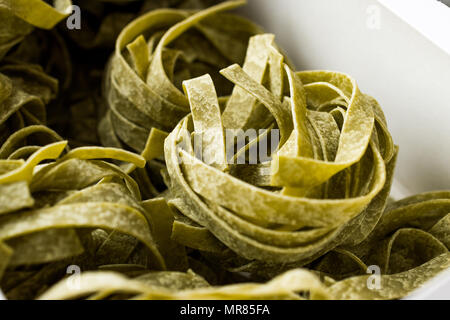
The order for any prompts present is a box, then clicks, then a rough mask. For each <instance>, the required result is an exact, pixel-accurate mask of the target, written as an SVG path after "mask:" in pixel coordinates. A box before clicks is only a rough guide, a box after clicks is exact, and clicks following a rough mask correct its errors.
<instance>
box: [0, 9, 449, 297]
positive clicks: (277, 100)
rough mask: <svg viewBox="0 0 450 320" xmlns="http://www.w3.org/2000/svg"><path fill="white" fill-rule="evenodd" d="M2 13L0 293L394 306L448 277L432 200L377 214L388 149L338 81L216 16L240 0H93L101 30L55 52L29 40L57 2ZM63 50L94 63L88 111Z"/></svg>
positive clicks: (445, 217)
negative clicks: (212, 0) (154, 1)
mask: <svg viewBox="0 0 450 320" xmlns="http://www.w3.org/2000/svg"><path fill="white" fill-rule="evenodd" d="M8 3H9V2H7V5H5V4H4V2H2V1H1V0H0V17H7V19H6V18H5V19H0V25H1V26H2V27H3V28H2V30H4V33H2V34H4V35H5V36H2V37H0V58H1V60H0V288H1V290H2V291H3V292H4V293H5V295H6V297H7V298H9V299H34V298H40V299H78V298H90V299H127V298H134V299H398V298H401V297H403V296H405V295H407V294H409V293H410V292H411V291H413V290H414V289H416V288H418V287H419V286H421V285H422V284H423V283H425V282H426V281H427V280H429V279H430V278H432V277H434V276H435V275H437V274H438V273H439V272H441V271H443V270H445V269H447V268H448V267H450V254H449V251H448V249H449V246H450V241H449V221H450V220H449V216H450V215H449V212H450V191H435V192H429V193H423V194H419V195H416V196H412V197H409V198H405V199H403V200H400V201H396V202H394V201H390V200H389V199H388V197H389V192H390V187H391V184H392V179H393V173H394V168H395V162H396V157H397V153H398V147H397V146H395V144H394V142H393V140H392V137H391V135H390V133H389V131H388V128H387V122H386V119H385V117H384V114H383V111H382V109H381V107H380V106H379V104H378V103H377V101H376V100H375V99H374V98H372V97H370V96H369V95H367V94H364V93H362V92H361V91H360V90H359V88H358V86H357V83H356V81H355V80H354V79H352V78H351V77H350V76H348V75H346V74H344V73H339V72H331V71H294V69H293V67H292V64H291V63H289V62H287V61H286V58H285V56H284V54H282V52H281V51H280V49H279V48H278V46H277V45H276V44H275V36H274V35H272V34H264V33H262V31H261V29H260V28H259V27H257V26H256V25H254V24H253V23H251V22H250V21H248V20H246V19H243V18H240V17H238V16H236V15H232V14H226V13H223V12H222V11H224V10H228V9H233V8H235V7H237V6H239V5H241V4H242V3H243V2H242V1H229V2H225V3H222V4H218V5H216V6H213V7H210V8H207V9H205V10H201V11H199V10H191V9H186V8H183V9H173V8H171V9H159V10H154V11H150V12H148V13H145V12H146V10H149V8H153V7H152V5H151V4H150V2H144V3H143V5H142V7H140V8H139V11H138V12H134V11H133V10H135V7H133V6H130V7H128V6H126V5H123V6H120V8H121V9H123V10H130V11H129V12H128V11H127V14H126V16H123V15H121V17H122V18H121V19H117V20H114V19H111V18H110V17H111V12H113V14H114V8H115V5H116V4H102V6H104V8H105V12H108V15H107V16H105V17H104V20H103V22H102V23H101V24H100V26H101V27H100V30H97V32H91V31H92V30H89V32H87V31H84V33H83V31H80V32H81V33H80V35H78V36H71V37H69V38H70V39H71V40H68V37H67V35H65V36H61V35H60V34H59V32H58V31H55V30H53V32H52V34H48V35H47V34H46V33H45V32H43V31H34V32H32V30H33V27H38V28H47V29H49V28H53V27H54V25H56V24H57V23H58V22H59V21H61V20H62V19H63V18H64V17H66V16H67V14H68V12H67V8H69V6H70V5H71V3H70V1H55V8H58V10H57V9H55V8H53V7H51V6H49V5H48V4H46V3H44V2H43V1H39V0H33V1H28V2H27V3H25V2H23V1H17V2H16V5H15V6H14V7H12V6H10V5H8ZM199 3H203V2H198V3H197V5H198V4H199ZM164 4H166V5H169V4H170V5H171V6H173V7H180V6H187V7H188V8H192V6H191V4H190V1H173V2H170V3H169V2H167V3H166V2H165V1H160V6H163V5H164ZM81 5H86V10H87V11H88V12H91V11H92V13H93V14H94V13H95V14H100V13H99V12H98V10H97V11H96V10H93V8H92V7H90V6H89V4H88V2H86V3H84V2H82V3H81ZM30 6H31V7H32V8H33V10H31V9H30V8H31V7H30ZM82 8H83V7H82ZM141 13H143V15H142V16H140V17H138V18H136V19H135V20H133V21H131V22H130V23H129V24H128V25H127V26H124V25H122V24H123V22H124V21H126V22H129V21H130V19H129V16H130V15H131V16H135V15H137V14H141ZM117 14H118V15H119V14H120V13H119V12H117ZM100 15H101V14H100ZM42 17H46V18H45V19H42ZM115 23H116V24H115ZM117 26H120V29H119V30H121V29H122V28H123V30H122V31H121V33H120V34H118V32H117V30H118V28H117ZM2 32H3V31H2ZM88 34H89V35H91V37H89V36H88ZM113 35H117V36H118V38H117V43H116V47H115V51H114V52H113V48H112V47H111V46H110V47H109V49H108V44H109V42H110V41H109V40H110V38H111V37H113ZM84 37H86V39H90V40H91V41H88V42H84V40H82V39H84ZM113 38H114V37H113ZM38 39H46V40H45V41H44V42H42V44H45V45H43V46H42V48H41V47H40V46H39V45H38V43H40V42H39V40H38ZM102 39H104V41H103V40H102ZM66 41H67V42H68V41H72V42H71V44H70V46H69V47H71V48H72V50H77V51H76V52H82V53H86V54H88V53H89V54H91V53H93V52H94V51H91V50H105V51H104V53H105V54H104V55H99V57H96V58H95V60H93V61H92V66H93V67H94V66H95V67H96V68H98V62H99V61H100V60H101V59H103V60H102V61H103V64H104V70H105V71H104V75H103V80H104V83H103V96H102V97H100V77H98V75H97V74H96V73H95V72H94V73H93V74H89V76H87V78H88V80H86V82H89V83H93V84H95V87H92V88H90V87H89V85H86V86H82V85H81V86H79V85H77V84H76V83H74V82H73V81H71V80H72V72H73V73H74V74H75V75H76V77H79V76H80V73H79V72H80V70H86V68H87V69H89V67H86V65H83V61H82V60H79V58H73V59H72V60H70V61H67V57H69V52H71V50H69V49H68V46H66ZM86 41H87V40H86ZM80 42H81V43H84V45H83V44H80ZM30 48H34V49H36V48H40V49H41V51H40V52H38V53H36V55H33V54H29V52H31V51H30ZM73 48H76V49H73ZM100 48H103V49H100ZM108 50H110V51H108ZM55 51H56V52H57V53H58V54H55ZM48 52H53V53H52V54H48ZM96 52H98V51H96ZM109 53H113V54H112V57H111V59H110V60H109V62H108V63H107V57H108V54H109ZM46 56H48V57H52V58H51V59H45V57H46ZM93 56H94V54H93ZM39 64H40V65H39ZM239 64H241V65H242V67H240V66H239ZM102 67H103V65H102ZM79 68H80V70H78V69H79ZM47 73H49V74H51V75H49V74H47ZM58 84H59V90H60V92H58ZM61 91H62V92H61ZM65 104H67V105H69V106H70V112H69V113H70V114H71V115H73V119H72V118H71V117H67V115H65V114H64V113H67V110H66V109H65V108H66V106H65ZM50 127H52V128H50ZM97 127H98V135H97ZM100 141H101V142H102V143H103V146H100ZM127 149H130V150H133V152H132V151H130V150H127ZM134 152H138V153H140V154H136V153H134ZM159 171H161V172H159ZM160 177H162V178H163V180H164V184H163V182H162V181H159V180H158V179H160ZM164 185H165V186H166V187H167V189H165V187H164ZM74 270H78V271H81V275H79V277H78V278H77V279H78V285H77V286H72V285H71V283H72V282H73V279H72V278H71V277H70V275H71V273H72V272H73V271H74ZM374 270H375V272H376V273H377V272H379V273H380V275H379V276H378V275H377V274H375V275H373V274H368V273H370V272H371V271H374ZM374 279H375V280H374ZM373 280H374V281H375V282H377V287H376V288H375V289H374V288H372V287H371V285H370V283H371V281H373Z"/></svg>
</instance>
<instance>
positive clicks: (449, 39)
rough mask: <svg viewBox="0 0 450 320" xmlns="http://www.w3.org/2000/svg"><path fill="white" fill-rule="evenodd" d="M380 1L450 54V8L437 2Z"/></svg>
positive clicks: (422, 0)
mask: <svg viewBox="0 0 450 320" xmlns="http://www.w3.org/2000/svg"><path fill="white" fill-rule="evenodd" d="M378 1H379V2H380V3H381V4H383V5H384V6H385V7H386V8H388V9H389V10H391V11H393V12H394V13H395V14H397V15H398V16H399V17H400V18H401V19H403V20H404V21H405V22H406V23H408V24H409V25H411V26H412V27H413V28H415V29H416V30H417V31H419V32H420V33H422V34H423V35H424V36H425V37H426V38H428V39H429V40H430V41H431V42H433V43H434V44H435V45H437V46H438V47H440V48H441V49H442V50H444V51H445V52H447V53H448V54H450V36H449V31H450V8H449V7H447V6H446V5H445V4H444V3H442V2H439V1H437V0H378ZM449 3H450V2H449Z"/></svg>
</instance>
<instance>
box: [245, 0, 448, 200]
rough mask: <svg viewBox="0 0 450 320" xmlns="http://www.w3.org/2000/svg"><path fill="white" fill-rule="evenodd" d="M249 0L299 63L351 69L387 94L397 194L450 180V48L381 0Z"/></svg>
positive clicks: (373, 91) (382, 96)
mask: <svg viewBox="0 0 450 320" xmlns="http://www.w3.org/2000/svg"><path fill="white" fill-rule="evenodd" d="M393 1H396V0H393ZM428 1H434V0H428ZM248 2H249V3H248V5H247V6H246V7H245V8H243V9H242V10H241V11H242V12H243V13H244V14H245V15H247V16H249V17H251V18H253V19H254V20H256V21H257V22H258V23H259V24H261V25H262V26H263V27H264V28H265V29H266V31H267V32H272V33H274V34H275V35H276V40H277V42H278V43H279V45H280V46H281V47H282V48H284V49H285V50H286V51H287V54H288V55H289V57H290V58H291V60H293V62H294V64H295V65H296V67H297V68H298V69H300V70H304V69H328V70H337V71H343V72H346V73H348V74H350V75H351V76H353V77H354V78H355V79H356V81H357V83H358V85H359V87H360V89H361V90H362V91H363V92H365V93H368V94H370V95H372V96H374V97H375V98H376V99H377V100H378V101H379V102H380V104H381V106H382V108H383V110H384V111H385V113H386V117H387V119H388V126H389V129H390V131H391V132H392V135H393V137H394V141H395V143H396V144H398V145H400V152H399V158H398V166H397V168H396V172H395V180H396V181H395V183H394V186H393V195H394V196H396V197H399V196H404V195H410V194H414V193H418V192H423V191H429V190H436V189H448V188H450V165H449V160H450V125H449V120H450V56H449V55H448V54H447V53H446V52H445V51H443V50H442V49H440V48H439V47H437V46H436V45H434V44H432V43H431V42H430V41H429V40H428V39H426V38H425V37H424V36H423V35H422V34H420V33H419V32H418V31H417V30H415V29H414V28H412V27H410V26H409V25H408V24H406V23H405V22H404V21H403V20H402V19H400V18H399V17H397V16H396V15H395V14H394V13H393V12H391V11H390V10H388V9H386V8H385V7H384V6H383V5H381V4H380V3H379V2H377V1H375V0H278V1H273V0H249V1H248ZM441 5H442V4H441ZM442 6H443V8H445V9H447V7H446V6H444V5H442ZM377 17H378V18H377ZM374 18H375V20H374ZM376 20H378V23H376V22H377V21H376ZM374 21H375V23H374ZM448 32H449V30H447V34H448Z"/></svg>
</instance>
